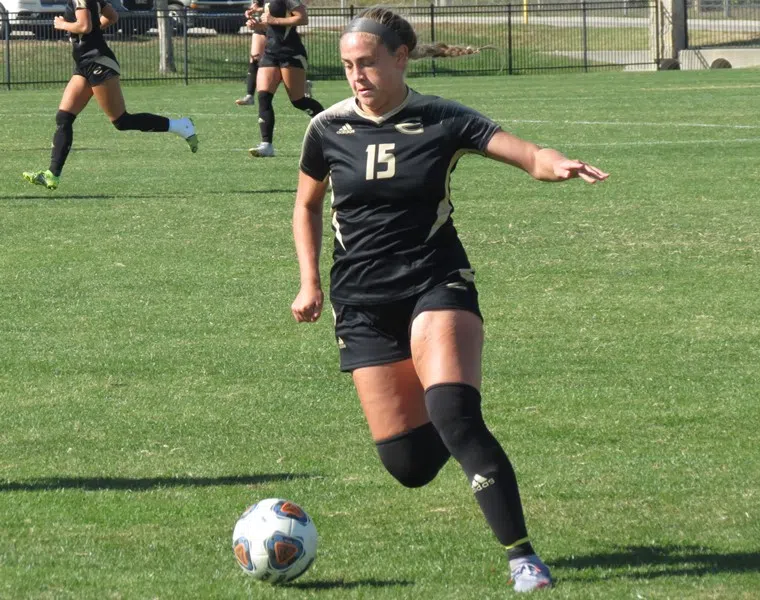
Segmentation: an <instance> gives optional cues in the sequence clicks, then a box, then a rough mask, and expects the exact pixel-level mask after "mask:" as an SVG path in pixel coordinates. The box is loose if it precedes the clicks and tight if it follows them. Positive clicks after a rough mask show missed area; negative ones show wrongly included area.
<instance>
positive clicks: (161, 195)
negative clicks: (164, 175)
mask: <svg viewBox="0 0 760 600" xmlns="http://www.w3.org/2000/svg"><path fill="white" fill-rule="evenodd" d="M200 193H201V194H203V195H206V196H218V195H230V194H295V193H296V190H295V188H293V189H281V190H279V189H278V190H273V189H267V190H221V191H213V190H212V191H203V192H200ZM189 195H190V194H188V193H186V192H182V193H176V194H167V193H165V192H156V193H155V194H122V193H119V194H67V193H65V192H60V191H55V192H50V193H49V194H45V195H33V194H16V195H7V196H6V195H4V194H3V195H0V200H49V201H56V200H59V201H60V200H135V199H137V200H140V199H153V200H165V199H167V198H188V197H189Z"/></svg>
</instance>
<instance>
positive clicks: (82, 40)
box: [63, 0, 118, 70]
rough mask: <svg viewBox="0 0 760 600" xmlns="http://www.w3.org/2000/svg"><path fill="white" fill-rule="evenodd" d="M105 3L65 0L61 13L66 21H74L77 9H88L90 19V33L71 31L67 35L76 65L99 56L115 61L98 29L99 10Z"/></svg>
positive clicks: (92, 60)
mask: <svg viewBox="0 0 760 600" xmlns="http://www.w3.org/2000/svg"><path fill="white" fill-rule="evenodd" d="M106 4H108V2H106V0H67V2H66V11H65V12H64V14H63V18H64V19H65V20H66V21H68V22H69V23H76V20H77V18H76V11H77V10H88V11H90V19H91V21H92V29H91V30H90V33H83V34H82V35H75V34H73V33H72V34H70V35H69V37H70V39H71V44H72V46H73V55H74V60H75V61H76V63H77V64H78V65H83V64H86V63H88V62H99V61H98V60H97V59H99V58H101V57H106V58H109V59H112V60H114V61H116V57H115V56H114V54H113V52H111V49H110V48H109V47H108V45H107V44H106V41H105V39H103V31H102V30H101V29H100V10H101V9H102V8H103V7H104V6H105V5H106ZM117 70H118V64H117Z"/></svg>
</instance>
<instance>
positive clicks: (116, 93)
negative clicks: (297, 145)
mask: <svg viewBox="0 0 760 600" xmlns="http://www.w3.org/2000/svg"><path fill="white" fill-rule="evenodd" d="M92 93H93V94H95V99H96V100H97V101H98V105H99V106H100V109H101V110H102V111H103V112H104V113H105V114H106V116H107V117H108V119H109V120H110V121H115V120H116V119H118V118H119V117H120V116H121V115H123V114H124V113H125V112H126V111H127V108H126V105H125V103H124V94H122V92H121V82H120V81H119V77H111V78H110V79H106V80H105V81H104V82H103V83H101V84H99V85H96V86H95V87H93V88H92Z"/></svg>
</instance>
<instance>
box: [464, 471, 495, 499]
mask: <svg viewBox="0 0 760 600" xmlns="http://www.w3.org/2000/svg"><path fill="white" fill-rule="evenodd" d="M494 483H496V481H495V480H494V478H493V477H489V478H488V479H486V478H485V477H483V476H482V475H478V474H477V473H476V474H475V477H473V478H472V483H471V484H470V485H471V486H472V491H473V492H475V493H476V494H477V493H478V492H479V491H481V490H484V489H486V488H487V487H490V486H492V485H493V484H494Z"/></svg>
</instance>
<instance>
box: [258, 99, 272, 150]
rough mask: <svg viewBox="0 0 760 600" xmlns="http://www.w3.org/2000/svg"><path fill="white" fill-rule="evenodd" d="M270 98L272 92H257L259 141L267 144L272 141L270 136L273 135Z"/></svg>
mask: <svg viewBox="0 0 760 600" xmlns="http://www.w3.org/2000/svg"><path fill="white" fill-rule="evenodd" d="M272 98H274V94H271V93H269V92H259V129H260V131H261V141H262V142H266V143H268V144H271V143H272V136H273V135H274V108H272Z"/></svg>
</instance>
